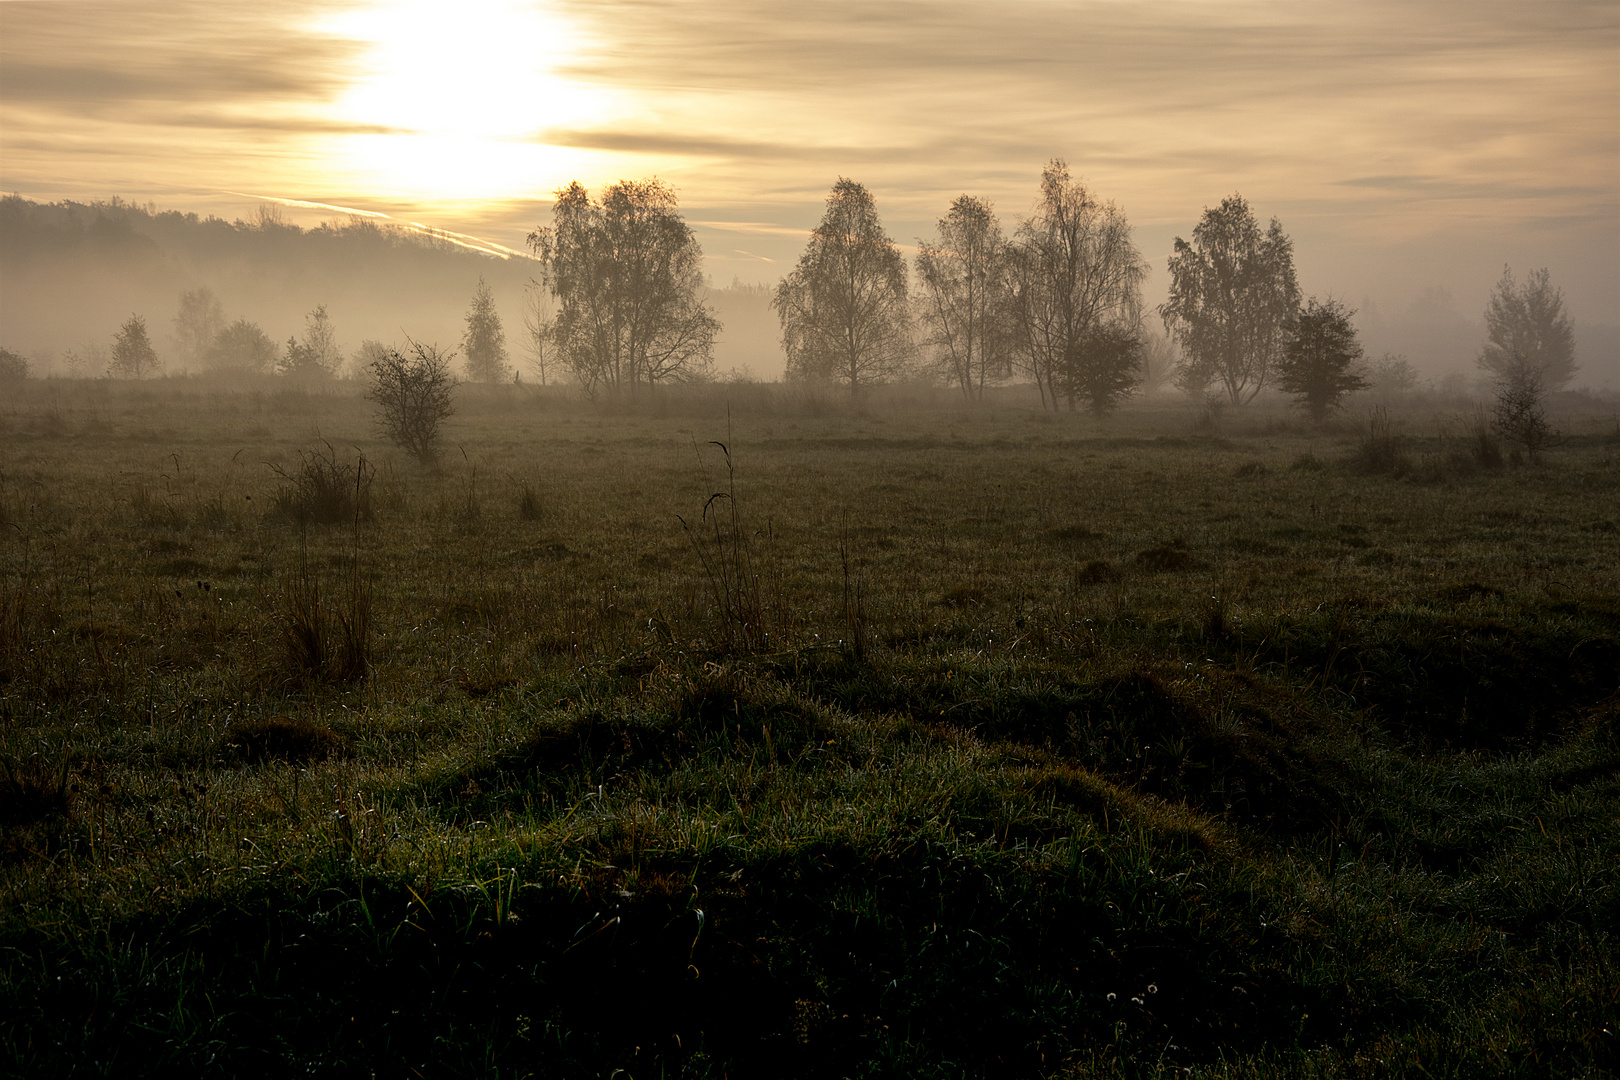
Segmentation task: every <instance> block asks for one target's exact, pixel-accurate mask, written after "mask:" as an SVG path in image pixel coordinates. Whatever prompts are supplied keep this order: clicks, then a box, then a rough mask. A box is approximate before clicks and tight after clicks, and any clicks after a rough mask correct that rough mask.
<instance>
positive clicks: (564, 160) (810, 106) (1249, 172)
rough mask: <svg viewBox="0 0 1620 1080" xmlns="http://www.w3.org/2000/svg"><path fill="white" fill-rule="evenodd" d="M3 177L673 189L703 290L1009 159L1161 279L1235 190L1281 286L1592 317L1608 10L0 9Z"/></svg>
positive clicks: (1598, 264) (1608, 204)
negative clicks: (1120, 220)
mask: <svg viewBox="0 0 1620 1080" xmlns="http://www.w3.org/2000/svg"><path fill="white" fill-rule="evenodd" d="M0 30H3V31H4V33H3V34H0V120H3V123H0V149H3V151H4V153H3V155H0V158H3V160H0V190H5V191H7V192H14V193H16V194H19V195H22V196H24V197H26V198H30V199H33V200H35V201H40V202H50V201H58V200H61V199H73V200H76V201H93V200H95V199H106V198H108V197H111V196H114V195H117V196H120V197H122V198H125V199H127V200H130V201H131V202H135V203H137V204H142V205H144V204H146V203H148V202H151V203H156V204H157V205H158V206H159V207H160V208H161V209H174V210H179V211H182V212H197V213H199V214H209V213H213V214H217V215H218V216H221V217H224V218H226V219H227V220H229V219H231V218H233V217H247V218H251V216H252V214H253V212H254V208H255V207H256V206H259V205H265V204H272V205H278V206H281V207H283V212H284V213H285V214H286V216H287V218H288V220H289V221H292V222H295V223H298V224H300V225H306V226H309V225H314V224H316V223H317V222H319V221H321V220H326V219H329V218H331V217H333V216H337V215H339V214H341V213H349V212H353V213H358V214H360V215H362V216H368V217H372V218H374V219H376V220H387V221H390V222H393V223H397V224H400V225H402V226H405V227H411V226H412V225H413V224H414V225H419V226H421V227H426V228H429V229H432V230H436V231H439V232H442V233H444V234H447V235H449V236H451V237H452V238H453V239H455V240H456V242H473V243H475V244H479V245H486V246H492V247H494V248H496V249H506V250H507V251H509V252H518V253H521V252H522V251H523V250H524V246H525V245H524V237H525V236H526V235H527V233H528V231H530V230H532V229H533V228H535V227H536V226H538V225H543V224H546V223H547V222H548V221H549V216H550V205H551V204H550V196H551V193H552V192H553V191H555V190H556V189H557V188H559V187H561V186H563V185H565V184H566V183H568V182H569V181H571V180H575V179H578V180H579V181H580V182H581V183H583V184H585V186H587V187H588V188H590V189H591V190H592V191H598V190H600V189H601V187H602V186H604V184H606V183H611V182H613V181H615V180H618V179H621V178H640V177H647V176H658V177H660V178H662V179H664V180H666V181H667V182H669V183H671V184H672V185H673V186H674V187H675V188H676V190H677V192H678V194H679V197H680V200H681V210H682V213H683V214H684V215H685V217H686V219H687V221H688V223H689V224H690V225H691V226H692V228H693V230H694V232H695V233H696V235H697V236H698V239H699V241H700V242H701V244H702V246H703V249H704V254H705V266H706V270H707V272H708V273H709V275H710V276H711V277H712V278H713V279H714V280H715V281H716V282H725V281H730V280H731V279H732V278H734V277H735V278H736V279H738V280H741V281H743V282H745V283H767V282H774V281H776V280H778V279H779V278H780V277H781V276H782V275H784V274H785V273H787V272H788V271H789V270H791V268H792V266H793V263H794V262H795V260H796V259H797V257H798V254H799V252H800V250H801V249H802V247H803V244H804V241H805V238H806V237H807V235H808V233H809V230H810V229H811V228H812V227H813V226H814V224H815V222H816V220H817V219H818V218H819V216H820V213H821V210H822V206H823V201H824V199H825V196H826V192H827V190H828V188H829V187H830V186H831V185H832V183H833V181H834V180H835V179H836V178H837V177H839V176H849V177H851V178H853V179H855V180H857V181H860V182H861V183H863V184H865V185H866V186H867V187H868V188H869V189H870V190H871V191H872V192H873V194H874V196H875V198H876V200H877V204H878V208H879V211H880V213H881V214H882V215H883V220H884V224H885V226H886V227H887V229H888V232H889V234H890V235H891V236H892V237H893V238H894V239H895V241H896V242H897V243H899V244H901V245H904V246H906V247H907V248H909V247H911V246H912V245H914V244H915V243H916V242H917V240H918V239H919V238H926V237H930V236H932V235H933V233H934V222H935V220H936V219H937V218H939V217H940V216H942V215H943V214H944V212H945V210H946V208H947V206H948V204H949V201H950V199H952V198H954V197H955V196H956V195H957V194H959V193H962V192H967V193H970V194H974V195H978V196H982V197H985V198H988V199H990V200H991V201H992V202H993V203H994V204H995V205H996V208H997V211H998V213H999V214H1000V216H1001V218H1002V222H1003V226H1004V227H1005V228H1007V229H1008V230H1009V231H1010V230H1011V229H1012V228H1013V227H1014V226H1015V225H1016V223H1017V221H1018V219H1019V218H1020V216H1022V215H1023V214H1024V213H1025V212H1027V210H1028V208H1029V206H1030V204H1031V203H1032V201H1033V199H1034V196H1035V190H1036V182H1037V179H1038V176H1039V173H1040V169H1041V167H1042V166H1043V165H1044V164H1045V163H1046V162H1047V161H1048V160H1050V159H1052V158H1063V159H1065V160H1066V161H1068V163H1069V165H1070V167H1071V168H1072V169H1073V171H1074V173H1075V175H1076V177H1077V178H1079V179H1082V180H1083V181H1084V182H1086V184H1087V185H1088V187H1089V188H1090V189H1091V190H1092V191H1093V192H1094V193H1095V194H1096V195H1097V196H1098V197H1099V198H1101V199H1103V200H1104V201H1113V202H1115V203H1117V204H1118V205H1119V206H1120V207H1121V209H1122V210H1123V211H1124V212H1125V214H1126V216H1127V218H1128V219H1129V220H1130V222H1131V223H1132V225H1133V226H1134V228H1135V237H1136V242H1137V245H1138V247H1139V248H1140V250H1141V251H1142V253H1143V255H1144V256H1145V257H1146V258H1147V259H1148V261H1149V264H1150V266H1151V267H1152V272H1151V274H1150V276H1149V278H1148V280H1147V282H1146V285H1145V293H1146V297H1147V298H1148V300H1149V301H1150V302H1156V301H1157V299H1158V298H1160V297H1162V295H1163V290H1164V288H1165V282H1166V274H1165V260H1166V258H1167V257H1168V255H1169V253H1170V250H1171V245H1172V242H1173V239H1174V238H1175V237H1176V236H1188V235H1190V233H1191V230H1192V228H1193V227H1194V225H1195V224H1196V223H1197V220H1198V217H1199V215H1200V214H1201V213H1202V211H1203V209H1204V208H1206V207H1209V206H1213V205H1216V204H1218V203H1219V201H1220V200H1221V199H1222V198H1224V197H1225V196H1227V195H1230V194H1233V193H1234V192H1237V193H1241V194H1242V195H1244V197H1245V198H1247V199H1248V201H1249V202H1250V204H1251V205H1252V206H1253V207H1254V209H1255V212H1256V214H1257V216H1259V217H1260V218H1261V219H1262V220H1266V219H1269V218H1272V217H1275V218H1277V219H1279V220H1280V221H1281V223H1282V225H1283V227H1284V229H1285V230H1286V231H1287V232H1288V233H1289V235H1290V236H1291V237H1292V238H1293V241H1294V246H1295V257H1296V262H1297V265H1298V267H1299V275H1300V284H1301V288H1302V290H1303V291H1304V292H1305V293H1306V294H1308V295H1331V296H1334V297H1337V298H1340V299H1341V300H1343V301H1344V302H1345V303H1347V304H1348V305H1350V306H1351V307H1355V308H1358V309H1362V310H1363V311H1369V312H1371V311H1381V312H1399V311H1402V310H1405V309H1408V308H1410V307H1412V306H1413V305H1415V304H1421V303H1422V302H1424V300H1423V298H1424V297H1425V295H1426V294H1428V295H1429V296H1431V297H1432V296H1433V295H1434V290H1442V291H1443V292H1444V293H1446V294H1449V295H1450V296H1451V297H1452V299H1453V301H1454V303H1455V305H1456V307H1457V309H1458V310H1459V311H1460V312H1462V313H1465V314H1466V315H1467V317H1469V318H1475V317H1476V316H1477V313H1478V312H1479V311H1480V310H1482V309H1483V306H1484V302H1485V299H1486V297H1487V295H1488V294H1489V291H1490V289H1491V287H1492V286H1493V285H1494V284H1495V283H1496V281H1497V280H1498V279H1499V278H1500V276H1501V273H1502V269H1503V267H1504V266H1510V267H1512V268H1513V270H1514V271H1515V272H1516V273H1518V274H1520V275H1522V274H1524V273H1526V272H1528V271H1530V270H1532V269H1536V268H1540V267H1547V268H1548V269H1549V270H1550V271H1551V273H1552V278H1553V281H1554V283H1555V284H1556V285H1558V286H1559V287H1560V288H1561V289H1562V290H1563V291H1564V294H1565V296H1566V300H1567V304H1568V308H1569V311H1570V313H1571V315H1572V317H1573V318H1574V319H1575V321H1576V323H1577V324H1578V325H1585V326H1588V327H1605V326H1609V325H1612V324H1614V323H1616V322H1620V187H1617V185H1616V183H1615V177H1616V175H1617V168H1620V95H1617V94H1616V90H1617V89H1620V65H1616V64H1615V63H1614V60H1613V57H1614V55H1615V48H1616V45H1617V44H1620V12H1617V11H1616V9H1615V8H1614V6H1613V5H1612V4H1605V3H1597V2H1584V0H1583V2H1574V0H1572V2H1564V3H1555V4H1544V5H1537V6H1536V8H1535V9H1534V10H1533V11H1527V10H1524V9H1521V8H1520V7H1519V6H1517V5H1512V4H1507V3H1491V4H1483V5H1481V4H1466V5H1465V4H1462V3H1459V2H1450V0H1448V2H1445V3H1439V4H1429V5H1424V6H1423V7H1422V9H1421V10H1415V9H1411V8H1410V6H1408V5H1400V4H1395V3H1383V2H1381V3H1373V4H1367V5H1358V6H1357V7H1356V8H1355V9H1352V10H1341V9H1339V8H1334V7H1329V6H1328V5H1324V4H1304V5H1301V4H1285V3H1281V2H1277V0H1266V2H1227V0H1220V2H1201V3H1194V2H1188V0H1152V2H1150V3H1144V4H1132V5H1124V4H1119V3H1112V2H1087V3H1081V4H1076V5H1066V6H1063V7H1061V8H1054V7H1051V6H1048V5H1042V4H1037V3H1019V4H1015V5H1012V6H1010V7H1002V8H998V9H996V11H994V12H991V11H988V10H987V9H982V8H979V7H975V6H972V5H966V4H961V3H954V2H948V3H909V4H902V5H890V6H887V7H885V8H884V9H883V10H882V11H881V12H873V11H868V10H866V9H863V8H860V7H857V6H854V5H850V4H847V3H841V2H832V3H825V4H822V5H818V6H816V7H814V8H810V9H801V10H799V11H796V12H793V13H783V12H780V11H776V10H775V9H773V8H771V7H770V6H769V5H764V4H757V3H733V4H728V5H726V6H725V7H724V8H722V9H714V10H711V9H709V8H704V7H700V6H698V5H693V4H676V5H661V6H658V7H656V8H642V7H639V6H636V5H633V4H629V3H620V4H613V5H583V4H577V3H548V4H526V3H517V2H509V0H490V2H487V3H482V4H478V5H475V6H472V7H468V8H465V9H462V10H459V11H458V13H457V16H456V17H455V18H454V19H445V18H443V17H442V15H441V14H440V13H439V12H438V11H437V10H436V9H435V8H434V7H433V6H432V5H427V4H421V3H410V2H395V3H381V2H370V3H350V4H319V3H305V4H299V5H293V6H290V7H280V8H277V9H276V10H274V11H262V10H259V9H257V8H255V7H251V6H248V5H224V6H209V7H206V8H205V7H203V6H202V5H200V4H196V3H186V4H179V5H174V4H163V5H157V4H153V3H149V2H145V0H143V2H137V3H111V4H108V3H81V2H78V0H0Z"/></svg>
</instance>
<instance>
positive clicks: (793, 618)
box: [0, 380, 1620, 1078]
mask: <svg viewBox="0 0 1620 1080" xmlns="http://www.w3.org/2000/svg"><path fill="white" fill-rule="evenodd" d="M1028 406H1029V403H1028V402H1024V401H1022V400H1021V399H1018V400H1012V399H1009V400H1007V401H1004V402H1001V403H999V404H995V405H992V406H986V407H983V408H979V409H973V410H968V409H965V408H963V407H962V406H961V405H959V404H958V403H956V402H954V401H953V400H952V399H950V398H949V397H947V396H945V395H943V394H941V395H938V396H933V395H930V394H929V393H927V392H925V391H917V392H915V393H910V392H894V393H891V394H890V395H888V396H885V397H882V398H879V399H874V400H873V401H871V402H869V403H867V404H866V405H864V406H863V407H861V408H859V409H851V408H849V407H847V406H845V405H843V404H842V403H840V402H839V400H838V399H837V398H836V397H827V398H821V397H817V396H815V395H813V394H804V393H799V394H792V393H787V392H784V391H782V390H780V389H779V388H769V387H749V386H739V387H735V388H731V389H730V390H727V389H724V388H709V389H704V390H701V391H693V392H690V393H686V394H676V393H672V394H669V395H664V396H660V397H659V398H657V399H656V400H651V401H643V402H641V403H639V404H637V405H634V406H624V407H620V408H611V407H605V406H595V405H591V404H589V403H583V402H579V401H576V400H570V399H568V398H566V397H564V396H561V395H547V394H545V393H541V392H536V391H528V392H523V391H521V389H520V388H508V389H507V390H506V391H503V392H495V391H483V392H480V393H474V392H473V391H472V390H470V389H464V391H463V396H462V398H461V402H460V411H459V412H458V414H457V416H456V417H455V418H454V419H453V420H452V421H451V422H450V424H449V425H448V427H447V431H446V438H445V442H444V450H443V453H442V455H441V458H440V460H439V462H438V464H437V465H436V466H433V467H425V466H422V465H420V464H418V463H416V462H414V461H413V460H411V459H409V458H407V457H404V456H402V455H400V454H399V453H398V452H397V451H394V450H392V449H391V448H390V447H388V446H387V445H386V443H384V442H383V441H382V440H380V439H379V437H378V436H377V435H376V433H375V430H374V427H373V424H372V418H371V414H370V406H369V404H368V403H367V402H366V401H365V400H364V399H363V398H361V397H360V396H359V395H358V393H357V392H356V391H353V390H351V389H342V388H337V389H332V390H330V391H328V392H321V393H303V392H298V391H289V390H286V389H278V388H276V387H275V386H274V385H273V384H272V383H270V382H266V383H265V384H264V385H263V386H260V387H256V388H255V387H247V388H243V387H235V388H232V387H226V386H216V385H213V384H209V383H205V382H198V381H187V380H172V381H161V382H156V383H150V384H115V383H107V382H98V383H88V382H84V383H74V382H65V381H64V382H56V381H47V382H38V381H35V382H31V383H29V384H28V385H27V386H26V387H25V388H24V389H23V390H21V391H19V392H17V393H15V394H12V395H11V396H10V400H9V401H8V402H7V403H6V404H4V405H3V406H0V473H3V481H0V535H3V539H0V701H3V704H0V830H3V831H0V1071H5V1072H8V1073H14V1074H19V1075H21V1074H27V1075H54V1074H68V1073H73V1074H75V1075H80V1074H83V1075H101V1074H106V1075H139V1074H146V1073H162V1074H164V1075H229V1076H243V1075H268V1076H282V1075H289V1074H292V1073H295V1072H305V1071H310V1072H317V1073H323V1074H327V1073H329V1074H335V1075H359V1076H366V1075H377V1076H412V1075H422V1076H434V1077H443V1076H524V1075H537V1076H570V1077H573V1076H603V1077H607V1076H609V1075H620V1076H629V1077H634V1078H642V1077H659V1076H692V1077H702V1076H713V1077H719V1076H731V1077H747V1076H793V1075H802V1076H896V1077H901V1076H904V1077H921V1076H940V1077H949V1076H978V1075H985V1076H990V1075H993V1076H1018V1077H1025V1076H1027V1077H1035V1076H1070V1077H1112V1076H1157V1075H1171V1074H1175V1075H1189V1074H1190V1075H1195V1076H1211V1077H1250V1076H1255V1077H1258V1076H1279V1077H1280V1076H1296V1075H1312V1076H1321V1077H1341V1076H1342V1077H1381V1076H1425V1077H1474V1076H1526V1077H1529V1076H1551V1075H1562V1076H1590V1077H1595V1076H1602V1075H1612V1072H1613V1070H1615V1069H1616V1068H1617V1066H1620V1041H1617V1033H1620V1002H1617V987H1620V970H1617V965H1620V942H1617V939H1616V927H1620V891H1617V885H1620V740H1617V731H1616V720H1617V716H1620V704H1617V696H1616V691H1617V686H1620V571H1617V568H1616V553H1617V551H1620V421H1617V419H1616V412H1617V409H1616V406H1615V404H1614V402H1612V401H1609V402H1607V403H1605V402H1603V401H1600V400H1593V399H1589V398H1588V399H1581V398H1569V399H1567V400H1564V401H1562V402H1560V403H1559V404H1558V409H1559V412H1558V414H1557V416H1556V420H1557V423H1558V425H1559V426H1560V427H1561V428H1562V430H1563V432H1564V434H1563V438H1562V440H1561V442H1560V444H1559V445H1558V446H1556V447H1554V448H1553V449H1550V450H1548V451H1546V452H1545V453H1544V454H1543V455H1541V456H1540V457H1539V459H1537V460H1535V461H1528V460H1514V459H1513V456H1512V455H1511V454H1509V453H1508V452H1507V450H1506V448H1502V447H1499V446H1496V445H1494V444H1491V443H1490V441H1489V439H1488V438H1487V439H1482V438H1481V437H1480V434H1479V432H1478V430H1477V429H1475V428H1474V427H1473V422H1472V421H1471V420H1470V418H1469V416H1468V415H1467V414H1466V410H1465V409H1464V408H1463V407H1462V406H1461V405H1458V404H1455V403H1446V402H1435V401H1426V400H1423V401H1413V402H1409V403H1406V404H1395V405H1392V406H1391V408H1390V411H1388V412H1387V413H1383V414H1380V416H1379V417H1378V418H1376V419H1375V420H1373V421H1371V422H1369V421H1367V419H1366V413H1365V411H1358V412H1355V413H1352V414H1349V415H1347V416H1346V417H1345V418H1344V419H1343V420H1341V421H1339V422H1338V423H1337V425H1336V426H1334V427H1330V428H1327V429H1319V428H1315V427H1312V426H1310V425H1308V424H1306V423H1304V422H1303V421H1301V420H1300V419H1299V418H1298V416H1297V415H1294V414H1291V413H1289V412H1286V411H1283V410H1282V409H1281V408H1280V407H1279V408H1278V409H1277V410H1276V411H1266V410H1264V409H1259V408H1255V409H1252V410H1247V411H1239V412H1228V413H1227V414H1225V415H1220V414H1213V413H1209V412H1207V411H1202V410H1199V409H1197V408H1195V407H1193V406H1191V405H1188V404H1185V403H1182V402H1180V401H1179V400H1171V401H1167V402H1165V403H1162V404H1158V405H1147V404H1138V405H1134V406H1132V407H1130V408H1128V409H1126V410H1124V411H1122V412H1121V413H1120V414H1118V415H1116V416H1114V417H1112V418H1108V419H1100V420H1099V419H1096V418H1092V417H1089V416H1084V415H1081V416H1073V415H1068V414H1063V415H1057V416H1053V415H1049V414H1043V413H1041V412H1039V411H1037V410H1035V409H1033V408H1030V407H1028ZM716 444H724V446H720V445H716ZM1496 454H1500V455H1502V457H1501V459H1500V460H1499V459H1498V458H1497V457H1495V456H1493V455H1496ZM716 493H720V494H719V497H715V496H716Z"/></svg>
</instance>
